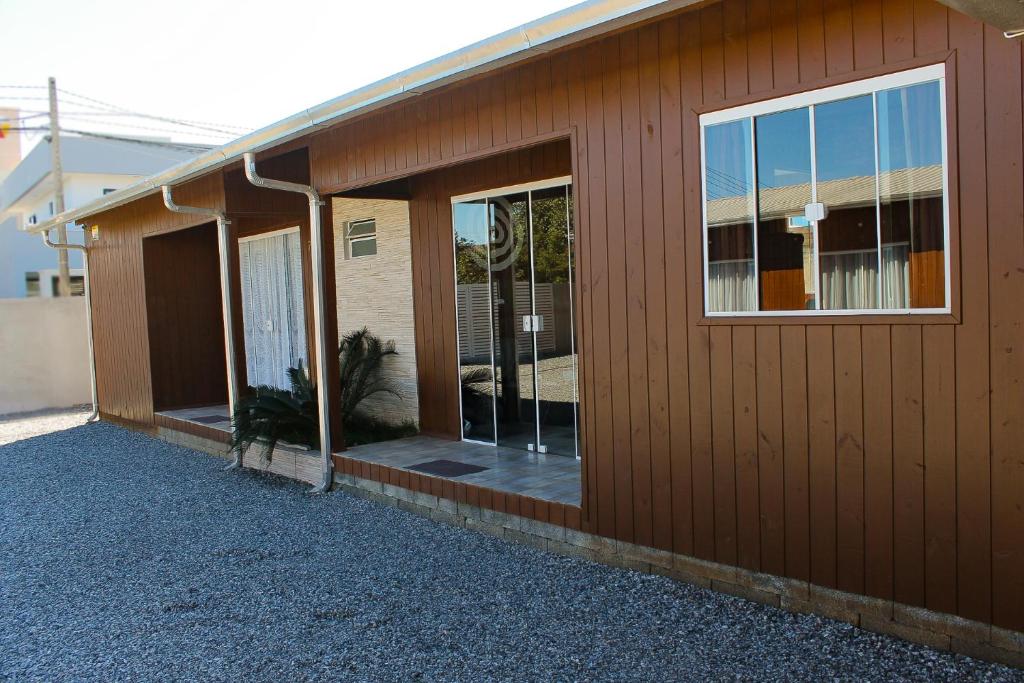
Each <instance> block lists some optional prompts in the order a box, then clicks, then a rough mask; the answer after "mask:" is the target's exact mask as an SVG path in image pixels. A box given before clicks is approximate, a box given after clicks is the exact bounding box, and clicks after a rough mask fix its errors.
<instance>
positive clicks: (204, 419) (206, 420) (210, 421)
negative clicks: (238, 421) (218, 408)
mask: <svg viewBox="0 0 1024 683" xmlns="http://www.w3.org/2000/svg"><path fill="white" fill-rule="evenodd" d="M186 419H187V420H188V421H189V422H198V423H199V424H204V425H215V424H217V423H218V422H231V418H230V417H228V416H227V415H200V416H199V417H189V418H186Z"/></svg>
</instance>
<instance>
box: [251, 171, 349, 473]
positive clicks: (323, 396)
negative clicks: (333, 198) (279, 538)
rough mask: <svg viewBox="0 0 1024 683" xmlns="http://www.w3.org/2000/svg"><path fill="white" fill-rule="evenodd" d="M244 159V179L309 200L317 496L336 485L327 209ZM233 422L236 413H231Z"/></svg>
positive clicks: (312, 193) (307, 189) (306, 189)
mask: <svg viewBox="0 0 1024 683" xmlns="http://www.w3.org/2000/svg"><path fill="white" fill-rule="evenodd" d="M244 159H245V161H244V164H245V177H246V178H247V179H248V181H249V182H250V183H252V184H253V185H255V186H256V187H265V188H267V189H270V190H282V191H284V192H298V193H299V194H304V195H306V199H307V200H308V201H309V232H310V235H309V242H310V245H309V250H310V263H311V264H312V270H313V336H314V338H315V341H316V343H315V344H314V349H313V350H314V352H315V353H316V398H317V413H318V417H319V424H320V474H321V478H320V484H319V485H317V486H316V487H315V488H314V489H313V491H314V493H327V492H328V491H330V490H331V484H333V483H334V449H333V448H331V417H330V416H331V411H330V406H329V401H330V398H331V395H330V392H329V390H328V387H329V382H328V380H327V321H326V316H325V313H326V309H325V305H324V250H323V244H324V237H323V222H322V220H321V216H320V209H321V208H322V207H323V206H324V201H323V200H322V199H320V195H319V194H318V193H317V191H316V189H315V188H314V187H312V186H310V185H300V184H299V183H290V182H288V181H286V180H274V179H272V178H264V177H263V176H261V175H260V174H259V173H258V172H257V171H256V155H255V154H253V153H252V152H246V153H245V157H244ZM332 286H333V285H332ZM232 419H234V413H232Z"/></svg>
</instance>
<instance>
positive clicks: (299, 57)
mask: <svg viewBox="0 0 1024 683" xmlns="http://www.w3.org/2000/svg"><path fill="white" fill-rule="evenodd" d="M576 1H578V0H514V1H513V2H508V1H507V0H502V1H501V2H497V1H495V0H476V1H474V0H424V1H420V2H416V1H414V0H358V1H354V0H335V1H334V2H331V1H328V0H321V1H320V2H316V1H314V0H252V1H249V2H239V1H236V2H223V1H219V0H174V1H173V2H160V3H157V2H153V1H152V0H95V1H89V0H0V86H11V85H28V86H45V85H46V79H47V77H48V76H54V77H56V79H57V87H58V88H61V89H63V90H68V91H71V92H74V93H79V94H81V95H86V96H89V97H92V98H95V99H98V100H102V101H104V102H109V103H112V104H115V105H118V106H120V107H124V108H126V109H129V110H132V111H139V112H144V113H147V114H155V115H159V116H168V117H172V118H177V119H188V120H196V121H207V122H213V123H220V124H231V125H235V126H242V127H246V128H249V129H255V128H259V127H261V126H264V125H267V124H269V123H273V122H274V121H277V120H279V119H282V118H284V117H286V116H288V115H290V114H293V113H295V112H297V111H300V110H301V109H304V108H306V107H309V106H312V105H315V104H319V103H320V102H323V101H325V100H328V99H330V98H332V97H335V96H337V95H341V94H343V93H345V92H348V91H350V90H353V89H355V88H357V87H359V86H361V85H365V84H367V83H370V82H373V81H375V80H378V79H380V78H383V77H385V76H388V75H390V74H393V73H395V72H398V71H401V70H403V69H406V68H408V67H411V66H414V65H416V64H419V63H421V62H424V61H427V60H428V59H432V58H434V57H437V56H440V55H442V54H444V53H447V52H451V51H453V50H456V49H458V48H461V47H463V46H465V45H467V44H469V43H472V42H475V41H477V40H480V39H483V38H486V37H488V36H491V35H494V34H496V33H500V32H501V31H504V30H506V29H509V28H512V27H514V26H518V25H520V24H523V23H526V22H528V21H531V20H533V19H536V18H539V17H541V16H543V15H546V14H550V13H551V12H555V11H557V10H560V9H562V8H564V7H568V6H570V5H573V4H575V3H576ZM45 95H46V91H45V89H38V90H32V89H28V90H24V89H12V88H8V87H0V106H18V107H20V108H21V109H30V110H45V109H46V102H45V101H44V100H32V99H21V100H18V99H12V98H13V97H45ZM61 98H62V99H61V113H62V116H61V119H62V120H61V125H62V126H63V127H65V128H80V129H83V130H95V131H113V130H117V131H119V132H122V133H128V134H136V135H154V136H167V135H170V136H171V137H172V138H173V139H176V140H186V139H191V140H194V141H198V142H210V143H221V142H224V141H226V140H228V139H230V138H231V137H233V136H220V137H219V138H216V137H215V138H209V137H201V136H183V135H181V134H169V133H167V132H161V131H145V130H138V129H129V128H126V127H124V126H125V124H128V123H131V124H132V125H145V126H150V127H153V128H165V127H166V126H165V125H164V124H162V123H160V122H152V121H149V122H147V121H139V120H136V119H128V118H123V117H121V118H118V117H103V118H104V119H105V120H106V121H108V122H113V123H114V124H118V125H117V126H115V127H112V126H111V124H110V123H108V124H106V125H104V124H103V123H97V122H95V121H96V120H95V118H92V119H89V118H86V119H83V118H78V119H72V118H71V117H72V116H73V115H74V113H75V112H79V113H82V112H87V111H90V110H88V109H86V108H83V107H73V106H72V105H71V104H70V102H71V101H72V98H67V99H66V100H65V98H64V96H63V95H62V96H61ZM85 104H87V103H85ZM65 114H66V115H67V116H65ZM45 121H46V119H45V118H39V119H35V120H34V121H33V122H32V123H33V125H35V124H37V123H38V124H40V125H42V124H44V123H45ZM37 139H38V138H37V137H35V138H31V139H28V140H23V145H24V147H25V148H28V147H31V146H32V145H34V144H35V142H36V141H37ZM27 151H28V150H27V149H23V154H24V153H26V152H27Z"/></svg>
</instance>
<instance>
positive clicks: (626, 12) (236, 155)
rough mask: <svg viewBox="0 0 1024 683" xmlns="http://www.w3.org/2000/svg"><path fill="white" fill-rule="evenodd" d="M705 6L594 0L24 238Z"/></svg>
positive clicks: (683, 1)
mask: <svg viewBox="0 0 1024 683" xmlns="http://www.w3.org/2000/svg"><path fill="white" fill-rule="evenodd" d="M701 1H702V0H588V1H587V2H583V3H580V4H579V5H574V6H573V7H569V8H567V9H564V10H562V11H560V12H556V13H554V14H550V15H548V16H546V17H543V18H541V19H537V20H536V21H532V22H530V23H527V24H523V25H522V26H519V27H517V28H514V29H511V30H509V31H505V32H504V33H500V34H498V35H496V36H493V37H491V38H487V39H485V40H482V41H480V42H478V43H474V44H472V45H469V46H467V47H464V48H462V49H461V50H458V51H456V52H452V53H450V54H447V55H444V56H442V57H438V58H437V59H434V60H431V61H429V62H425V63H424V64H421V65H419V66H415V67H413V68H411V69H408V70H406V71H402V72H400V73H398V74H395V75H394V76H390V77H388V78H385V79H383V80H380V81H377V82H376V83H371V84H370V85H367V86H364V87H362V88H359V89H357V90H353V91H352V92H350V93H347V94H345V95H341V96H340V97H336V98H334V99H332V100H328V101H327V102H324V103H323V104H320V105H317V106H315V107H312V108H310V109H306V110H303V111H301V112H298V113H297V114H293V115H292V116H289V117H288V118H285V119H283V120H281V121H278V122H277V123H274V124H271V125H269V126H267V127H266V128H262V129H260V130H257V131H254V132H252V133H249V134H248V135H245V136H243V137H240V138H238V139H237V140H234V141H233V142H229V143H228V144H226V145H224V146H222V147H218V148H216V149H213V150H210V151H209V152H206V153H204V154H201V155H199V156H197V157H195V158H193V159H190V160H188V161H185V162H183V163H180V164H177V165H176V166H172V167H171V168H169V169H167V170H166V171H163V172H161V173H158V174H156V175H153V176H150V177H149V178H145V179H143V180H140V181H138V182H136V183H134V184H132V185H129V186H128V187H125V188H123V189H121V190H118V191H117V192H112V193H110V194H108V195H105V196H103V197H100V198H98V199H96V200H94V201H92V202H89V203H88V204H85V205H84V206H81V207H78V208H77V209H73V210H69V211H65V212H63V213H61V214H58V215H56V216H53V217H51V218H49V219H47V220H46V221H44V222H42V223H38V224H36V225H30V226H24V227H22V228H21V229H22V230H24V231H26V232H42V231H45V230H49V229H50V228H53V227H56V226H58V225H63V224H66V223H72V222H76V221H78V220H79V219H81V218H84V217H86V216H91V215H93V214H97V213H100V212H102V211H106V210H109V209H112V208H114V207H117V206H121V205H123V204H127V203H128V202H131V201H134V200H136V199H139V198H141V197H144V196H146V195H150V194H153V193H155V192H159V191H160V188H161V187H162V186H163V185H177V184H180V183H182V182H185V181H188V180H192V179H194V178H197V177H199V176H201V175H203V174H205V173H208V172H210V171H215V170H217V169H220V168H223V167H225V166H227V165H229V164H232V163H234V162H237V161H240V160H241V158H242V155H243V154H245V153H257V152H261V151H264V150H267V149H270V148H272V147H274V146H276V145H280V144H283V143H285V142H288V141H291V140H294V139H296V138H299V137H302V136H303V135H308V134H310V133H312V132H314V131H316V130H318V129H322V128H326V127H328V126H332V125H336V124H338V123H340V122H342V121H345V120H346V119H350V118H353V117H355V116H361V115H363V114H366V113H368V112H371V111H375V110H378V109H381V108H384V107H386V106H389V105H392V104H395V103H397V102H401V101H403V100H406V99H409V98H411V97H416V96H418V95H422V94H425V93H428V92H430V91H433V90H436V89H438V88H441V87H443V86H445V85H448V84H450V83H455V82H457V81H461V80H465V79H467V78H469V77H471V76H476V75H479V74H483V73H487V72H489V71H494V70H496V69H499V68H501V67H504V66H508V65H510V64H514V63H516V62H519V61H522V60H525V59H527V58H529V57H532V56H534V55H538V54H543V53H545V52H550V51H552V50H556V49H559V48H562V47H565V46H566V45H570V44H572V43H575V42H579V41H582V40H586V39H587V38H591V37H594V36H597V35H601V34H603V33H608V32H610V31H614V30H616V29H619V28H623V27H626V26H629V25H631V24H634V23H637V22H640V21H644V20H647V19H652V18H655V17H658V16H661V15H663V14H667V13H669V12H673V11H676V10H679V9H683V8H685V7H689V6H691V5H696V4H698V3H699V2H701Z"/></svg>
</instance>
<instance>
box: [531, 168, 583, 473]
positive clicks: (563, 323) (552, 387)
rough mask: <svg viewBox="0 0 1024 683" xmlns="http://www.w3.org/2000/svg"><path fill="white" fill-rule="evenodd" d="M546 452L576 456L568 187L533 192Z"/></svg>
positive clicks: (537, 334) (540, 414) (541, 414)
mask: <svg viewBox="0 0 1024 683" xmlns="http://www.w3.org/2000/svg"><path fill="white" fill-rule="evenodd" d="M530 213H531V225H532V229H531V237H532V242H533V269H534V307H535V312H536V320H537V322H538V324H537V325H536V326H535V329H534V332H533V334H534V337H535V342H534V343H535V347H536V349H537V364H536V372H535V375H536V378H537V398H538V401H537V409H538V410H537V412H538V425H539V433H540V441H539V443H540V447H541V448H542V449H544V450H546V452H548V453H557V454H558V455H568V456H575V455H576V348H575V339H574V337H575V335H574V332H575V330H574V329H573V323H574V320H573V311H574V310H575V307H574V306H573V291H572V283H573V271H572V248H571V246H570V244H571V243H570V231H569V213H570V204H569V196H568V187H567V186H564V185H563V186H559V187H551V188H547V189H543V190H535V191H533V192H531V203H530Z"/></svg>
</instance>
